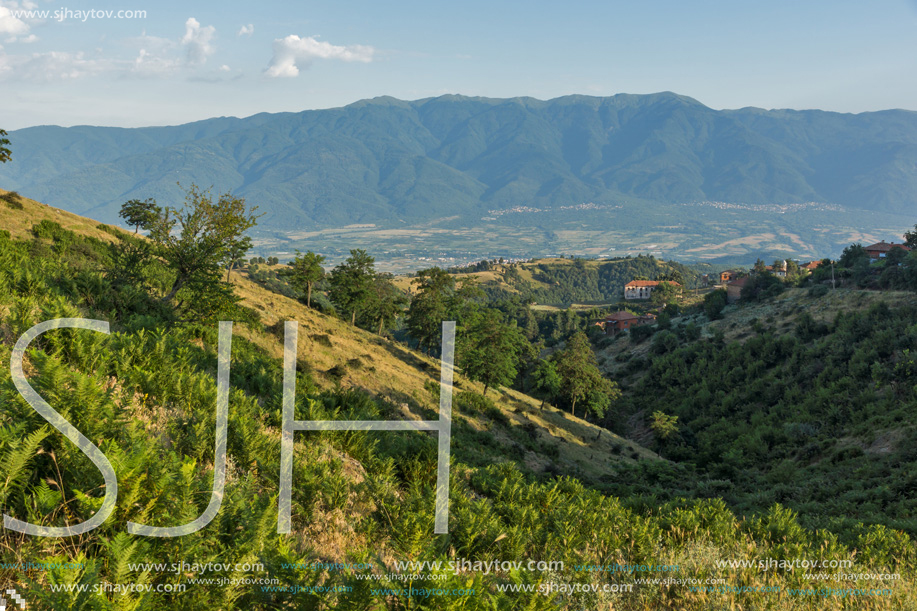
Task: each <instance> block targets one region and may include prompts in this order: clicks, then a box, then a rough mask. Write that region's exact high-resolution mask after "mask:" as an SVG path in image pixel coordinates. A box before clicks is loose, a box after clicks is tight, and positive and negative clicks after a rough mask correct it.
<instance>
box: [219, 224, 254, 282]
mask: <svg viewBox="0 0 917 611" xmlns="http://www.w3.org/2000/svg"><path fill="white" fill-rule="evenodd" d="M251 249H252V239H251V238H250V237H248V236H247V235H246V236H241V237H239V238H237V239H235V240H231V241H230V244H229V247H228V248H227V249H226V257H225V261H224V263H225V265H226V282H229V276H230V274H232V270H233V269H235V267H236V266H237V265H241V264H243V263H244V262H245V255H246V254H247V253H248V251H250V250H251Z"/></svg>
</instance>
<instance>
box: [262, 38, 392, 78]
mask: <svg viewBox="0 0 917 611" xmlns="http://www.w3.org/2000/svg"><path fill="white" fill-rule="evenodd" d="M375 53H376V50H375V49H373V48H372V47H367V46H364V45H347V46H341V45H333V44H331V43H329V42H324V41H321V40H317V39H316V38H314V37H312V36H309V37H306V38H300V37H299V36H296V35H295V34H291V35H290V36H287V37H286V38H279V39H277V40H275V41H274V56H273V57H272V58H271V63H270V65H269V66H268V68H267V70H266V71H265V73H266V74H267V75H268V76H270V77H275V78H276V77H294V76H297V75H298V74H299V65H302V66H303V67H306V68H307V67H309V65H310V64H311V63H312V61H313V60H316V59H337V60H340V61H345V62H364V63H368V62H371V61H372V60H373V56H374V55H375Z"/></svg>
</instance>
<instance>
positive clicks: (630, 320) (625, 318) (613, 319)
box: [598, 310, 656, 335]
mask: <svg viewBox="0 0 917 611" xmlns="http://www.w3.org/2000/svg"><path fill="white" fill-rule="evenodd" d="M654 322H656V315H655V314H643V315H642V316H637V315H636V314H633V313H631V312H627V311H625V310H621V311H619V312H613V313H612V314H609V315H608V316H606V317H605V320H604V321H602V322H601V323H598V324H599V325H601V326H602V327H603V328H604V329H605V334H606V335H616V334H618V333H620V332H621V331H626V330H627V329H630V328H631V327H639V326H641V325H651V324H653V323H654Z"/></svg>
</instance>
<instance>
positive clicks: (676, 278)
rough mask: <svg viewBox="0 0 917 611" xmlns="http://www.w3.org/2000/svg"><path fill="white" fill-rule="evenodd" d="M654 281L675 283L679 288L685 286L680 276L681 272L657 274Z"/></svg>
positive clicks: (672, 271) (673, 271)
mask: <svg viewBox="0 0 917 611" xmlns="http://www.w3.org/2000/svg"><path fill="white" fill-rule="evenodd" d="M656 280H658V281H667V282H675V283H677V284H680V285H681V286H684V285H685V279H684V276H682V275H681V272H680V271H678V270H671V271H668V272H662V273H661V274H658V275H657V276H656Z"/></svg>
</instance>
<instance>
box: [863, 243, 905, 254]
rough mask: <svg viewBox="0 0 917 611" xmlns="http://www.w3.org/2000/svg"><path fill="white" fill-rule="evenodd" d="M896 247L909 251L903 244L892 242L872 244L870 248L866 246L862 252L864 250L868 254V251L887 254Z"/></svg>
mask: <svg viewBox="0 0 917 611" xmlns="http://www.w3.org/2000/svg"><path fill="white" fill-rule="evenodd" d="M896 247H897V248H903V249H904V250H910V248H908V247H907V246H905V245H904V244H895V243H894V242H877V243H876V244H873V245H872V246H867V247H866V248H865V249H864V250H866V252H869V251H870V250H872V251H875V252H888V251H890V250H891V249H892V248H896Z"/></svg>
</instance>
